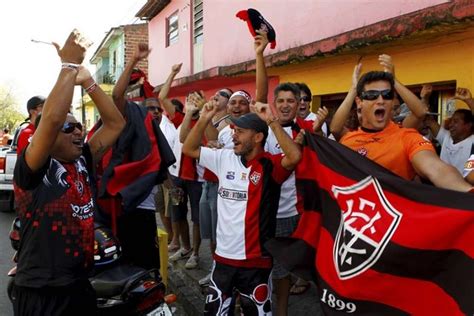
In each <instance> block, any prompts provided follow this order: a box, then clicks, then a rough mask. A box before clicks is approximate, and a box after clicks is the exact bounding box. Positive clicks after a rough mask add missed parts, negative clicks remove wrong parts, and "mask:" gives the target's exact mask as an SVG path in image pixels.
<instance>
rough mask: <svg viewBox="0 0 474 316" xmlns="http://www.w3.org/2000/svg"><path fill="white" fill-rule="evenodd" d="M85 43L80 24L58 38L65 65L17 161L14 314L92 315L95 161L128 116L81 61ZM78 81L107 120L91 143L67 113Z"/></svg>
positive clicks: (94, 303) (93, 312)
mask: <svg viewBox="0 0 474 316" xmlns="http://www.w3.org/2000/svg"><path fill="white" fill-rule="evenodd" d="M84 42H85V41H84V40H83V37H82V36H81V35H80V33H79V32H77V31H76V30H75V31H73V32H72V33H71V34H70V35H69V37H68V39H67V40H66V43H65V44H64V46H63V48H60V47H59V45H57V44H56V43H54V46H55V47H56V49H57V52H58V55H59V57H60V58H61V62H62V69H61V71H60V73H59V76H58V80H57V82H56V84H55V86H54V87H53V89H52V91H51V93H50V94H49V96H48V99H47V100H46V102H45V103H44V106H43V111H42V114H41V119H40V120H39V123H38V126H37V128H36V131H35V133H34V135H33V137H32V139H31V142H30V144H29V145H27V147H26V148H25V150H23V152H22V153H21V155H20V156H19V158H18V161H17V163H16V166H15V174H14V179H15V181H14V188H15V203H16V205H17V210H18V214H19V217H20V220H21V226H22V229H21V239H20V250H19V251H18V258H19V261H18V271H17V274H16V276H15V286H14V289H13V295H14V296H15V300H14V301H13V309H14V312H15V315H46V314H48V315H93V314H95V310H96V301H95V293H94V290H93V289H92V287H91V285H90V283H89V281H88V272H89V270H90V269H91V268H92V267H93V264H94V260H93V259H94V258H93V255H94V224H93V221H94V218H93V214H94V208H95V202H94V200H93V198H92V192H91V179H90V175H91V171H92V170H91V166H92V165H93V161H97V160H98V159H100V158H101V156H102V155H103V154H104V153H105V151H106V150H107V149H108V148H109V147H110V146H111V145H112V144H113V143H114V142H115V140H116V139H117V137H118V136H119V134H120V132H121V130H122V128H123V127H124V124H125V122H124V119H123V118H122V115H121V114H120V112H119V111H118V110H117V108H116V107H115V105H114V103H113V101H112V99H111V98H110V97H109V96H107V95H106V94H105V93H104V92H103V91H102V90H101V88H100V87H99V86H98V85H97V84H96V83H95V82H94V80H93V79H92V77H91V75H90V73H89V72H88V71H87V70H86V69H85V68H83V67H82V66H80V64H81V63H82V61H83V59H84V56H85V51H86V48H85V45H86V44H85V43H84ZM75 84H76V85H81V86H82V87H83V88H84V89H86V91H87V92H88V93H89V95H90V97H91V98H92V100H93V101H94V103H95V104H96V105H97V109H98V110H99V113H100V116H101V119H102V122H103V124H102V127H101V128H100V129H98V131H97V132H96V133H95V134H94V136H93V137H92V138H91V139H90V141H89V142H88V143H87V144H84V143H83V132H82V125H81V124H80V123H78V122H77V120H76V119H75V117H74V116H73V115H71V114H69V113H68V112H69V106H70V104H71V101H72V97H73V93H74V86H75Z"/></svg>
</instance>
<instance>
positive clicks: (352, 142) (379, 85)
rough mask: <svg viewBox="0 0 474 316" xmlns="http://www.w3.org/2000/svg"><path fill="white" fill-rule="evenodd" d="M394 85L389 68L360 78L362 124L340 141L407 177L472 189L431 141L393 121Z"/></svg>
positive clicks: (359, 91) (358, 93)
mask: <svg viewBox="0 0 474 316" xmlns="http://www.w3.org/2000/svg"><path fill="white" fill-rule="evenodd" d="M394 86H395V83H394V78H393V75H392V74H391V73H389V72H383V71H371V72H368V73H366V74H364V75H363V76H362V77H361V78H360V79H359V81H358V83H357V87H356V91H357V96H356V103H357V108H360V110H361V112H360V115H361V117H360V120H361V122H360V123H361V127H360V128H359V129H358V130H357V131H353V132H348V133H346V134H345V135H344V136H343V137H342V138H341V141H340V142H341V143H342V144H344V145H346V146H347V147H350V148H352V149H353V150H355V151H357V152H359V153H360V154H362V155H364V156H366V157H367V158H369V159H371V160H374V161H375V162H377V163H378V164H380V165H382V166H384V167H385V168H387V169H389V170H391V171H392V172H394V173H395V174H397V175H399V176H401V177H402V178H405V179H407V180H413V178H414V177H415V176H416V175H417V174H418V175H420V176H421V177H424V178H427V179H429V180H430V181H431V182H432V183H433V184H434V185H436V186H438V187H442V188H447V189H452V190H457V191H464V192H467V191H469V190H471V186H470V185H469V184H468V183H466V182H465V181H464V180H463V178H462V177H461V175H460V174H459V172H457V170H456V169H454V168H453V167H452V166H449V165H447V164H446V163H444V162H443V161H441V160H440V159H439V157H438V156H437V155H436V152H435V151H434V149H433V146H432V145H431V142H429V141H428V140H426V139H424V138H423V137H422V136H421V135H420V134H419V133H418V132H417V131H416V130H415V129H407V128H403V127H399V126H398V125H397V124H396V123H394V122H393V121H392V108H393V97H394V89H395V88H394Z"/></svg>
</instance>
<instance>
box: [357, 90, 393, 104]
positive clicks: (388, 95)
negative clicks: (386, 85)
mask: <svg viewBox="0 0 474 316" xmlns="http://www.w3.org/2000/svg"><path fill="white" fill-rule="evenodd" d="M380 95H381V96H382V99H384V100H392V99H393V90H391V89H387V90H382V91H379V90H368V91H362V93H361V94H360V97H361V99H363V100H369V101H373V100H377V99H378V98H379V96H380Z"/></svg>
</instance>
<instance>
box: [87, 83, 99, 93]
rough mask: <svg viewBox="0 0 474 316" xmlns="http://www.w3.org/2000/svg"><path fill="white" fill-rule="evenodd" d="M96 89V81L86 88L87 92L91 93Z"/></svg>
mask: <svg viewBox="0 0 474 316" xmlns="http://www.w3.org/2000/svg"><path fill="white" fill-rule="evenodd" d="M95 89H97V83H95V82H94V83H93V84H91V85H90V86H88V87H87V88H86V92H87V93H89V94H90V93H92V92H94V91H95Z"/></svg>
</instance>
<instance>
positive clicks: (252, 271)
mask: <svg viewBox="0 0 474 316" xmlns="http://www.w3.org/2000/svg"><path fill="white" fill-rule="evenodd" d="M270 274H271V269H262V268H241V267H234V266H230V265H227V264H223V263H219V262H215V264H214V267H213V268H212V276H211V281H210V284H209V287H208V290H207V296H206V300H205V305H204V315H227V314H228V313H229V307H230V302H231V301H232V294H233V291H234V289H236V290H237V291H238V292H239V293H240V306H241V308H242V311H243V314H244V315H246V316H249V315H250V316H254V315H271V310H272V300H271V298H272V283H271V277H270Z"/></svg>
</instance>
